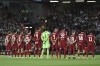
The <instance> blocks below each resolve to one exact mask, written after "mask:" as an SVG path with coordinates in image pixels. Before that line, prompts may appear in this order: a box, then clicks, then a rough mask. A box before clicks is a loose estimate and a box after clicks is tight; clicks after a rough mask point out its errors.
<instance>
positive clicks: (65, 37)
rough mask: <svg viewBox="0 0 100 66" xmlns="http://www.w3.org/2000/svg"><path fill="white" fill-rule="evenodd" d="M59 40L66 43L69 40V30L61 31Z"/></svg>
mask: <svg viewBox="0 0 100 66" xmlns="http://www.w3.org/2000/svg"><path fill="white" fill-rule="evenodd" d="M59 41H60V43H64V44H65V43H66V42H67V32H66V31H64V32H60V33H59Z"/></svg>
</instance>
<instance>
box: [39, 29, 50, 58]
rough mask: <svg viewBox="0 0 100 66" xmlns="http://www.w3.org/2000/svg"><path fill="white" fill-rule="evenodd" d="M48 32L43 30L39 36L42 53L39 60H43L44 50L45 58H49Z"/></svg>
mask: <svg viewBox="0 0 100 66" xmlns="http://www.w3.org/2000/svg"><path fill="white" fill-rule="evenodd" d="M49 38H50V32H49V31H47V29H46V28H45V29H44V32H43V33H42V35H41V40H42V42H43V44H42V53H41V58H43V53H44V51H45V49H47V58H49V48H50V41H49Z"/></svg>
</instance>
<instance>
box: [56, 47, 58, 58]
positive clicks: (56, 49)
mask: <svg viewBox="0 0 100 66" xmlns="http://www.w3.org/2000/svg"><path fill="white" fill-rule="evenodd" d="M56 57H57V58H58V49H56Z"/></svg>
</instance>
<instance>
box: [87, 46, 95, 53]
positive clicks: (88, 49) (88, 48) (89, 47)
mask: <svg viewBox="0 0 100 66" xmlns="http://www.w3.org/2000/svg"><path fill="white" fill-rule="evenodd" d="M89 51H93V52H94V51H95V46H94V45H93V44H90V45H88V46H87V52H89Z"/></svg>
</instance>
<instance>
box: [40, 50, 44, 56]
mask: <svg viewBox="0 0 100 66" xmlns="http://www.w3.org/2000/svg"><path fill="white" fill-rule="evenodd" d="M43 53H44V49H42V53H41V57H43Z"/></svg>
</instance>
